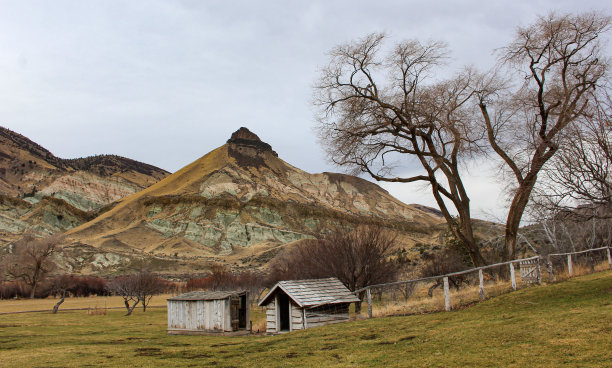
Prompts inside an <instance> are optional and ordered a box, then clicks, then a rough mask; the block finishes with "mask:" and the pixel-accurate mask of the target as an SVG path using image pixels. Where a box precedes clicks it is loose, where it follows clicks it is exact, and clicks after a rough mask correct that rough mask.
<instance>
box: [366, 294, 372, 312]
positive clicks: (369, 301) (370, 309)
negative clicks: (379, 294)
mask: <svg viewBox="0 0 612 368" xmlns="http://www.w3.org/2000/svg"><path fill="white" fill-rule="evenodd" d="M366 299H367V301H368V318H372V292H371V291H370V289H369V288H368V289H367V290H366Z"/></svg>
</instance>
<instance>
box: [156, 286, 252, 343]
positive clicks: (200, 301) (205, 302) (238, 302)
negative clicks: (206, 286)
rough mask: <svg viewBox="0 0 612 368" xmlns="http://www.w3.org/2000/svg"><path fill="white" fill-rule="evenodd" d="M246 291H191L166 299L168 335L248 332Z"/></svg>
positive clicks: (248, 317)
mask: <svg viewBox="0 0 612 368" xmlns="http://www.w3.org/2000/svg"><path fill="white" fill-rule="evenodd" d="M249 319H250V309H249V303H248V293H247V292H246V291H192V292H189V293H185V294H181V295H178V296H175V297H172V298H169V299H168V334H169V335H196V334H209V333H225V334H239V333H247V332H249V331H250V320H249Z"/></svg>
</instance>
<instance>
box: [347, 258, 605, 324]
mask: <svg viewBox="0 0 612 368" xmlns="http://www.w3.org/2000/svg"><path fill="white" fill-rule="evenodd" d="M602 250H606V252H607V258H608V264H609V268H610V269H612V257H611V256H610V247H601V248H595V249H588V250H584V251H580V252H572V253H554V254H549V255H548V256H547V260H546V261H544V259H543V257H541V256H534V257H529V258H521V259H515V260H512V261H508V262H501V263H495V264H491V265H487V266H482V267H476V268H471V269H468V270H464V271H459V272H453V273H449V274H445V275H439V276H431V277H423V278H419V279H412V280H404V281H396V282H390V283H384V284H375V285H368V286H366V287H364V288H361V289H358V290H355V293H356V295H359V294H360V293H361V292H363V291H365V292H366V302H367V303H368V318H372V289H377V288H383V287H390V286H399V285H406V286H408V285H409V284H412V283H417V282H423V281H435V280H440V279H442V284H443V288H444V309H445V310H446V311H450V310H451V299H450V286H449V277H453V276H460V275H465V274H469V273H472V272H478V281H479V288H478V294H479V299H480V300H484V298H485V283H484V272H483V271H484V270H487V269H491V268H495V267H501V266H505V265H508V267H509V269H510V281H511V283H512V289H513V290H516V289H517V284H516V276H515V268H514V266H515V264H518V265H519V267H520V271H521V279H522V280H523V281H524V282H529V283H535V284H538V285H540V284H541V283H542V277H541V268H540V263H541V262H543V263H545V265H546V267H547V268H548V272H549V281H550V282H552V281H553V277H554V276H553V263H552V259H553V257H561V256H567V267H568V273H569V276H573V267H572V256H575V255H578V254H582V253H588V252H596V251H602Z"/></svg>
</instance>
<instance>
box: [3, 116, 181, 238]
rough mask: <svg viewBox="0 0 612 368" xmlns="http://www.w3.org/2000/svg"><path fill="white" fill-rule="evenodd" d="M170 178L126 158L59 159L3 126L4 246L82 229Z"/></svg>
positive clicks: (164, 173) (162, 172)
mask: <svg viewBox="0 0 612 368" xmlns="http://www.w3.org/2000/svg"><path fill="white" fill-rule="evenodd" d="M167 175H169V173H168V172H167V171H165V170H162V169H159V168H157V167H154V166H151V165H147V164H144V163H141V162H138V161H134V160H130V159H128V158H125V157H120V156H114V155H101V156H93V157H85V158H78V159H71V160H66V159H61V158H58V157H56V156H54V155H53V154H52V153H51V152H50V151H48V150H47V149H45V148H43V147H42V146H40V145H38V144H37V143H35V142H33V141H31V140H30V139H28V138H26V137H24V136H22V135H21V134H18V133H15V132H13V131H11V130H9V129H6V128H2V127H0V245H2V244H5V243H7V242H9V241H11V240H14V239H15V238H17V237H19V236H21V235H22V234H23V233H24V232H26V231H30V232H34V233H38V234H40V235H44V234H53V233H57V232H63V231H65V230H68V229H71V228H73V227H75V226H78V225H81V224H83V223H84V222H86V221H89V220H91V219H92V218H93V217H95V216H96V215H97V213H99V211H101V210H103V207H105V206H108V205H110V204H111V203H113V202H115V201H117V200H119V199H121V198H123V197H125V196H128V195H130V194H134V193H136V192H138V191H140V190H142V189H144V188H146V187H148V186H150V185H151V184H154V183H156V182H157V181H159V180H160V179H162V178H164V177H166V176H167Z"/></svg>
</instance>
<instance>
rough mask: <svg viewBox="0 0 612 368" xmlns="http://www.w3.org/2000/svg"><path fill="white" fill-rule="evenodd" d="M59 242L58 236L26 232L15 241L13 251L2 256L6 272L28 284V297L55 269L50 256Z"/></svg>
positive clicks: (34, 292) (32, 296) (56, 248)
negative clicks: (38, 236) (43, 235)
mask: <svg viewBox="0 0 612 368" xmlns="http://www.w3.org/2000/svg"><path fill="white" fill-rule="evenodd" d="M61 242H62V238H61V237H59V236H51V237H48V238H42V239H38V238H35V237H34V236H33V235H30V234H28V235H26V236H24V237H23V238H22V239H20V240H18V241H17V242H15V243H14V247H13V252H12V253H11V254H9V255H7V256H5V257H4V259H3V263H4V264H5V272H6V274H7V275H8V276H9V277H11V278H13V279H16V280H21V281H23V282H24V283H25V284H26V285H28V286H29V287H30V298H34V296H35V294H36V288H37V286H38V285H39V284H40V283H41V281H42V280H44V279H45V277H46V276H47V275H48V274H49V273H50V272H51V271H52V270H53V269H55V267H56V265H55V263H54V262H53V260H52V257H51V256H52V255H53V254H54V253H55V252H56V251H57V250H58V249H59V246H60V244H61Z"/></svg>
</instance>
